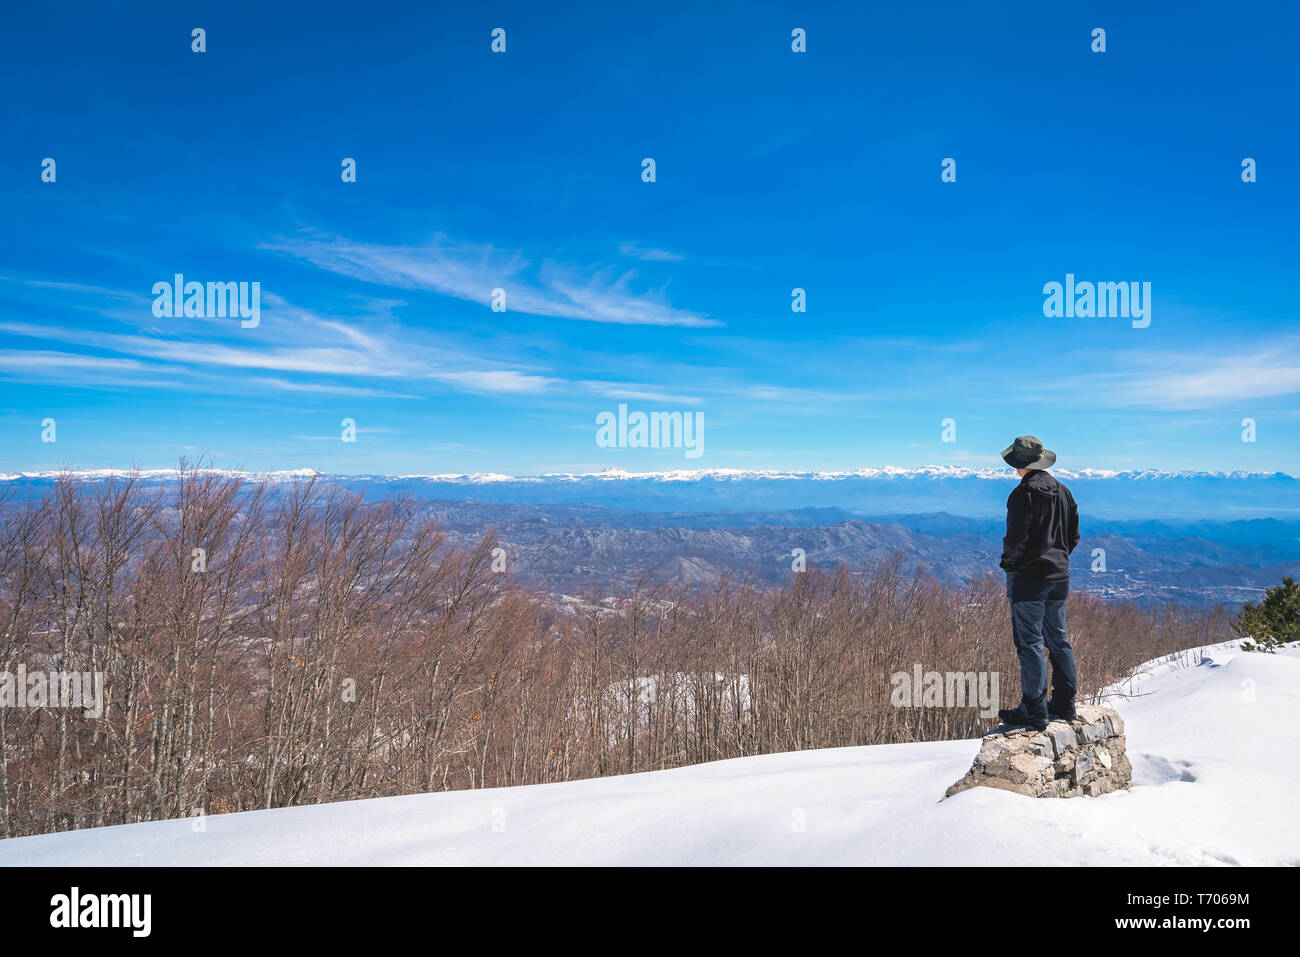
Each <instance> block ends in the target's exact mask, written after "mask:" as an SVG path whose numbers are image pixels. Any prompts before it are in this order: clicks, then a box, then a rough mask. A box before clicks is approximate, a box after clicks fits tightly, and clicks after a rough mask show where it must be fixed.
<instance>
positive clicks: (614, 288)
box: [262, 236, 722, 328]
mask: <svg viewBox="0 0 1300 957" xmlns="http://www.w3.org/2000/svg"><path fill="white" fill-rule="evenodd" d="M262 248H265V249H269V250H273V251H275V252H279V253H282V254H284V255H288V256H291V257H293V258H295V259H300V260H302V261H304V262H308V263H311V264H312V265H314V266H316V267H318V268H320V269H324V270H327V271H328V272H332V273H335V274H336V275H341V276H347V277H349V278H352V279H360V280H363V281H365V282H371V283H376V284H379V285H384V286H390V287H394V288H398V289H412V290H426V291H430V292H436V293H439V294H441V295H445V296H452V297H454V298H456V299H462V300H464V301H466V302H476V303H479V304H481V305H484V306H489V305H490V304H491V301H492V290H493V289H496V288H501V289H504V290H506V307H507V309H509V310H510V311H511V312H522V313H527V314H528V315H534V316H549V317H553V318H559V319H576V320H582V321H587V322H605V323H614V324H619V325H648V326H685V327H693V328H700V327H709V326H721V325H722V323H721V322H720V321H719V320H717V319H712V318H710V317H708V316H706V315H703V314H699V313H694V312H690V311H687V310H683V309H678V308H676V307H674V306H673V305H671V304H670V303H669V302H668V301H667V297H666V296H665V295H664V292H663V289H662V288H661V289H657V290H651V291H647V292H640V293H638V292H635V291H634V290H633V288H632V286H633V283H634V281H635V280H636V278H637V273H636V270H632V269H629V270H623V271H621V272H619V271H617V270H614V269H611V268H608V267H604V268H596V269H588V270H581V269H578V268H576V267H574V266H570V265H565V264H560V263H557V262H554V261H552V260H546V261H544V262H542V263H541V264H540V265H538V266H534V265H533V264H532V263H531V262H530V261H529V260H528V259H527V258H526V257H525V256H524V255H523V254H522V253H521V252H517V251H513V252H512V251H507V250H500V249H497V248H495V247H493V246H488V245H475V244H469V243H455V242H451V241H450V240H448V239H447V238H446V237H443V236H438V237H435V239H434V240H433V241H432V242H431V243H429V244H428V245H425V246H383V245H377V244H372V243H359V242H352V241H350V240H347V239H344V238H342V237H339V236H315V237H309V238H305V239H287V240H282V241H279V242H275V243H267V244H264V245H263V247H262ZM655 252H662V251H661V250H658V251H655ZM670 255H671V254H670ZM642 258H644V257H642Z"/></svg>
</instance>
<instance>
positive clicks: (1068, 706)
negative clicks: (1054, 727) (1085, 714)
mask: <svg viewBox="0 0 1300 957" xmlns="http://www.w3.org/2000/svg"><path fill="white" fill-rule="evenodd" d="M1078 717H1079V712H1077V711H1075V710H1074V702H1073V701H1068V702H1063V703H1058V702H1056V701H1049V702H1047V718H1048V720H1049V721H1074V720H1075V719H1077V718H1078Z"/></svg>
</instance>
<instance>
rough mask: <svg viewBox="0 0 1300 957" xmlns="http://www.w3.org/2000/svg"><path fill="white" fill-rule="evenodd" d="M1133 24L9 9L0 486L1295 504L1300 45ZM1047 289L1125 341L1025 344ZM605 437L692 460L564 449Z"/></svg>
mask: <svg viewBox="0 0 1300 957" xmlns="http://www.w3.org/2000/svg"><path fill="white" fill-rule="evenodd" d="M1131 6H1133V5H1130V4H1122V3H1114V4H1061V5H1057V4H1053V5H1045V4H1041V3H1011V4H998V5H984V4H981V5H972V4H967V3H915V4H892V5H889V6H888V7H887V8H881V9H874V8H873V7H872V6H871V5H863V4H848V3H845V4H808V3H803V4H795V3H789V4H754V3H745V4H708V5H706V4H699V3H692V4H674V3H661V4H652V5H649V6H645V5H632V6H629V5H623V4H566V5H564V10H563V11H557V9H556V8H555V5H538V4H523V3H518V4H481V5H479V4H455V5H453V4H443V3H419V4H370V5H355V4H338V5H333V4H320V3H316V4H311V5H301V6H294V5H286V4H274V5H272V4H265V3H259V4H239V3H235V4H226V3H222V4H215V3H214V4H198V5H184V4H179V5H178V4H170V3H169V4H141V3H129V4H127V3H124V4H102V3H97V4H68V3H50V4H44V5H22V6H19V7H16V8H14V9H12V10H10V11H8V12H7V14H6V18H7V24H6V27H7V29H6V31H5V35H4V37H3V39H0V54H2V56H0V62H2V63H3V66H2V67H0V71H2V72H3V77H4V81H5V88H6V92H7V95H6V96H5V98H4V100H3V105H0V111H2V117H0V119H2V121H3V129H4V135H3V139H2V140H0V142H2V143H3V149H0V174H2V177H0V203H3V208H4V210H5V217H4V218H5V227H6V228H5V229H4V233H3V237H4V238H3V240H2V245H0V470H3V471H18V470H29V469H47V468H56V467H62V466H72V467H77V468H101V467H109V466H116V467H127V466H131V465H140V466H144V467H166V466H170V465H174V464H175V463H176V461H177V459H178V458H179V457H180V456H182V455H186V456H191V457H192V456H196V455H200V454H204V455H207V456H208V457H209V458H210V459H211V460H212V461H213V462H215V463H216V464H218V465H220V466H226V467H231V468H238V467H243V468H250V469H277V468H300V467H313V468H319V469H323V470H326V471H342V472H387V473H402V474H405V473H444V472H471V471H497V472H507V473H514V474H531V473H538V472H547V471H588V470H598V469H601V468H605V467H609V466H613V467H620V468H628V469H633V470H655V469H669V468H788V469H852V468H857V467H861V466H879V465H899V466H914V465H927V464H955V465H972V466H987V465H996V464H999V460H998V459H997V452H998V451H999V450H1000V449H1001V448H1002V447H1004V446H1005V445H1006V444H1008V443H1009V441H1010V439H1011V438H1012V437H1013V436H1015V435H1017V434H1021V433H1025V432H1031V433H1035V434H1037V435H1039V436H1041V437H1042V438H1043V439H1044V440H1045V441H1046V443H1047V444H1048V446H1049V447H1052V448H1054V449H1056V451H1057V453H1058V456H1059V461H1060V463H1061V465H1063V466H1070V467H1094V468H1146V467H1161V468H1195V469H1236V468H1246V469H1268V470H1283V471H1288V472H1291V473H1300V406H1298V405H1297V394H1298V393H1300V326H1298V325H1297V319H1298V318H1300V317H1298V316H1297V305H1296V290H1295V280H1296V276H1297V274H1298V271H1297V268H1296V263H1297V261H1298V258H1300V257H1298V255H1297V254H1298V253H1300V236H1298V234H1297V229H1296V221H1297V212H1298V211H1300V202H1298V201H1297V200H1298V198H1300V148H1298V147H1300V143H1298V142H1297V140H1298V139H1300V137H1298V136H1297V129H1298V127H1297V123H1296V118H1295V104H1296V102H1298V100H1300V97H1298V96H1297V94H1298V93H1300V89H1298V87H1300V71H1297V69H1296V67H1295V58H1294V55H1293V51H1292V49H1291V46H1292V44H1293V38H1294V36H1295V33H1296V28H1297V26H1300V15H1297V14H1296V13H1295V12H1294V11H1293V10H1288V9H1287V5H1285V4H1281V3H1278V4H1262V3H1237V4H1233V5H1231V6H1227V5H1222V6H1214V5H1200V4H1195V3H1192V4H1189V3H1180V4H1155V5H1147V4H1143V5H1141V6H1142V7H1143V8H1144V9H1141V10H1133V9H1130V7H1131ZM180 8H183V9H180ZM194 27H202V28H204V29H205V30H206V33H207V52H205V53H194V52H192V51H191V30H192V28H194ZM495 27H502V28H504V29H505V30H506V42H507V48H506V52H505V53H504V54H494V53H492V52H491V50H490V43H491V36H490V33H491V31H492V29H493V28H495ZM796 27H799V28H803V29H804V30H806V32H807V48H808V49H807V52H806V53H794V52H792V50H791V48H790V43H791V36H790V34H791V30H792V29H794V28H796ZM1095 27H1102V28H1104V29H1105V30H1106V31H1107V37H1106V42H1107V50H1106V52H1105V53H1102V54H1097V53H1093V52H1091V50H1090V44H1091V31H1092V30H1093V28H1095ZM46 157H50V158H53V159H54V160H55V161H56V163H57V167H56V171H57V178H56V181H55V182H53V183H46V182H42V181H41V164H42V160H43V159H44V158H46ZM344 157H352V158H354V159H355V160H356V162H357V181H356V182H355V183H344V182H342V181H341V178H340V164H341V162H342V160H343V158H344ZM645 157H652V158H654V160H655V163H656V176H657V180H656V182H654V183H646V182H643V181H642V177H641V171H642V160H643V158H645ZM946 157H952V158H954V159H955V160H956V162H957V181H956V182H955V183H943V182H941V181H940V163H941V161H942V160H943V159H944V158H946ZM1245 157H1251V158H1254V159H1255V160H1256V161H1257V164H1258V182H1255V183H1249V184H1247V183H1243V182H1242V181H1241V162H1242V160H1243V158H1245ZM176 273H182V274H184V275H185V277H186V278H187V279H188V280H198V281H202V282H206V281H222V282H226V281H245V282H252V281H256V282H258V283H260V288H261V321H260V324H259V325H258V326H257V327H256V328H241V325H240V323H239V322H238V321H237V320H231V319H202V318H184V317H181V318H159V317H156V316H155V315H154V313H153V308H152V306H153V298H154V297H153V294H152V288H153V285H154V283H156V282H158V281H170V280H171V278H172V276H173V275H174V274H176ZM1067 273H1073V274H1075V275H1076V276H1077V277H1078V279H1079V280H1092V281H1137V282H1149V283H1151V288H1152V299H1153V305H1152V314H1151V319H1152V321H1151V324H1150V326H1149V327H1147V328H1144V329H1135V328H1133V327H1132V325H1131V323H1130V322H1129V321H1128V320H1126V319H1122V318H1070V319H1066V318H1047V317H1045V316H1044V315H1043V310H1042V305H1043V300H1044V295H1043V292H1042V289H1043V285H1044V284H1045V283H1047V282H1051V281H1058V282H1063V281H1064V278H1065V275H1066V274H1067ZM498 287H499V288H504V289H505V290H506V296H507V299H506V304H507V310H506V311H505V312H504V313H500V312H493V311H492V309H491V308H490V305H489V301H490V296H491V290H492V289H493V288H498ZM795 287H800V288H803V289H805V290H806V294H807V312H806V313H803V314H797V313H793V312H792V311H791V308H790V303H791V290H792V289H794V288H795ZM620 402H625V403H627V404H628V406H629V408H630V409H632V410H643V411H647V412H649V411H673V410H680V411H688V412H696V413H702V414H703V421H704V430H705V441H704V449H705V451H704V454H703V455H702V456H700V457H699V458H695V459H687V458H685V457H684V455H683V452H682V450H680V449H670V450H640V449H627V448H614V449H610V448H600V447H598V446H597V444H596V441H595V434H596V416H597V415H598V414H599V413H600V412H602V411H613V410H615V409H617V406H618V404H619V403H620ZM1247 417H1249V418H1253V419H1254V420H1255V421H1256V423H1257V425H1256V428H1257V441H1256V442H1254V443H1244V442H1242V441H1241V433H1242V428H1241V422H1242V420H1243V419H1244V418H1247ZM46 418H53V419H54V420H55V422H56V428H57V433H56V435H57V441H56V442H54V443H48V442H42V441H41V436H42V428H41V422H42V420H43V419H46ZM344 418H352V419H354V420H355V421H356V424H357V428H358V436H357V438H358V440H357V441H356V442H355V443H345V442H342V441H340V434H341V428H340V423H341V421H342V420H343V419H344ZM945 418H952V419H955V420H956V424H957V435H956V437H957V441H956V442H954V443H945V442H942V441H941V440H940V439H941V422H942V420H944V419H945Z"/></svg>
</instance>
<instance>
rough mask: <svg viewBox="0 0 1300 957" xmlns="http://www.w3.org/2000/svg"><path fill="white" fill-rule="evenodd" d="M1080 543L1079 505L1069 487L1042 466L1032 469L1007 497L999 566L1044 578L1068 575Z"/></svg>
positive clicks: (1029, 576)
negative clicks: (1005, 525)
mask: <svg viewBox="0 0 1300 957" xmlns="http://www.w3.org/2000/svg"><path fill="white" fill-rule="evenodd" d="M1078 544H1079V508H1078V506H1077V505H1075V504H1074V496H1073V495H1071V494H1070V490H1069V489H1068V488H1066V487H1065V486H1064V485H1062V484H1061V483H1060V482H1058V481H1057V480H1056V479H1055V478H1054V477H1053V476H1051V475H1049V474H1048V473H1047V472H1044V471H1043V470H1042V469H1033V470H1031V471H1030V472H1029V473H1028V474H1027V475H1026V476H1025V477H1024V478H1022V479H1021V480H1020V484H1019V485H1017V486H1016V487H1015V489H1013V490H1012V492H1011V494H1010V495H1009V496H1008V497H1007V537H1006V538H1004V539H1003V540H1002V562H1001V566H1002V567H1003V568H1004V569H1006V570H1007V571H1009V572H1015V573H1016V577H1017V579H1019V577H1020V576H1021V575H1024V576H1026V577H1028V578H1037V579H1041V580H1043V581H1060V580H1061V579H1065V578H1069V577H1070V552H1072V551H1074V546H1076V545H1078Z"/></svg>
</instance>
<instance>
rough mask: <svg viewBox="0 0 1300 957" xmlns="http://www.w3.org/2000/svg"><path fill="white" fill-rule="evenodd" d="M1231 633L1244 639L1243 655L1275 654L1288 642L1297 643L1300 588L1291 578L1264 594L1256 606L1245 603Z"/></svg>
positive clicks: (1298, 639) (1299, 621)
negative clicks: (1255, 652) (1248, 653)
mask: <svg viewBox="0 0 1300 957" xmlns="http://www.w3.org/2000/svg"><path fill="white" fill-rule="evenodd" d="M1232 630H1233V631H1235V632H1236V633H1237V634H1238V635H1241V636H1242V637H1243V638H1245V639H1247V640H1246V641H1243V642H1242V643H1241V648H1242V650H1243V651H1267V652H1270V653H1272V652H1275V651H1277V649H1278V648H1280V647H1282V646H1283V645H1285V644H1287V643H1288V642H1291V641H1300V585H1296V583H1295V579H1294V578H1283V579H1282V584H1280V585H1278V586H1277V587H1276V588H1270V589H1268V590H1267V591H1266V592H1264V600H1263V601H1261V602H1260V603H1259V604H1258V605H1251V604H1249V603H1247V604H1246V605H1244V606H1243V607H1242V609H1241V614H1239V615H1238V616H1237V619H1236V621H1234V622H1233V623H1232Z"/></svg>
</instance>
